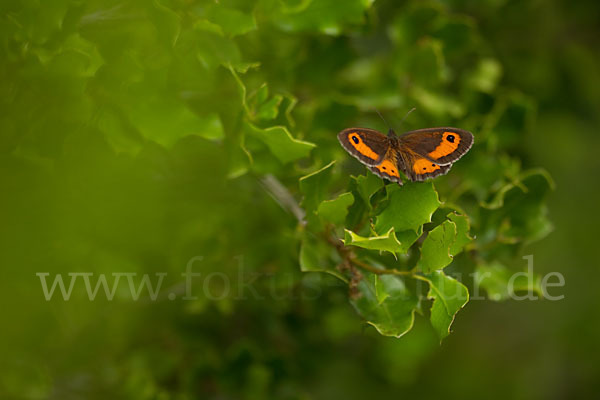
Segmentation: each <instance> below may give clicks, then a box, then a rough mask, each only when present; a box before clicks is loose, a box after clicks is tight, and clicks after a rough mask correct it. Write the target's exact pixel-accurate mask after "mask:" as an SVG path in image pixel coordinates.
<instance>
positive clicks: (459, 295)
mask: <svg viewBox="0 0 600 400" xmlns="http://www.w3.org/2000/svg"><path fill="white" fill-rule="evenodd" d="M424 277H425V279H426V280H427V281H428V282H429V293H428V294H427V296H428V297H429V298H430V299H433V304H432V305H431V316H430V321H431V325H432V326H433V328H434V329H435V331H436V333H437V334H438V337H439V338H440V340H441V339H444V338H445V337H446V336H448V335H449V334H450V326H451V325H452V322H453V321H454V317H455V316H456V313H457V312H458V311H459V310H460V309H461V308H463V307H464V306H465V305H466V304H467V302H468V301H469V291H468V290H467V288H466V286H465V285H463V284H462V283H460V282H459V281H457V280H456V279H454V278H452V277H449V276H447V275H446V274H444V273H443V272H442V271H433V272H432V273H431V274H426V275H425V276H424Z"/></svg>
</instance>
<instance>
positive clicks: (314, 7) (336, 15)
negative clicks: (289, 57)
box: [272, 0, 373, 35]
mask: <svg viewBox="0 0 600 400" xmlns="http://www.w3.org/2000/svg"><path fill="white" fill-rule="evenodd" d="M372 3H373V0H346V1H344V6H343V7H340V3H339V1H338V0H313V1H303V2H302V3H301V6H298V7H295V8H289V7H285V8H284V7H282V8H281V9H280V10H279V13H277V14H274V15H273V17H272V18H273V22H274V23H275V24H276V25H277V26H278V27H279V28H280V29H282V30H284V31H288V32H298V31H317V32H322V33H325V34H328V35H339V34H340V33H341V31H342V29H343V28H344V27H345V26H346V25H349V24H353V25H354V24H358V23H361V22H362V21H363V19H364V14H365V10H366V9H367V8H369V7H370V6H371V4H372Z"/></svg>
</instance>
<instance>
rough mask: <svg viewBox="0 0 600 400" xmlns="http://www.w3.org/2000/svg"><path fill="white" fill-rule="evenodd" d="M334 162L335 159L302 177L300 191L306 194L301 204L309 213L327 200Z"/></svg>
mask: <svg viewBox="0 0 600 400" xmlns="http://www.w3.org/2000/svg"><path fill="white" fill-rule="evenodd" d="M334 164H335V161H332V162H330V163H329V164H327V165H326V166H324V167H323V168H321V169H320V170H318V171H315V172H313V173H311V174H309V175H306V176H303V177H302V178H300V182H299V184H300V191H301V192H302V193H303V194H304V198H303V199H302V203H301V204H302V207H304V209H305V210H306V212H307V214H308V213H311V212H314V211H316V210H317V207H318V206H319V204H320V203H321V202H322V201H323V200H325V197H326V196H327V190H328V185H329V180H330V179H331V171H332V169H333V165H334Z"/></svg>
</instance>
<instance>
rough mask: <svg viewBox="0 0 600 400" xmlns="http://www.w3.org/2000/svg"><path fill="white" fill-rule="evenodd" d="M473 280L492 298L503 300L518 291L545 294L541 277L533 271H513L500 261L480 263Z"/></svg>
mask: <svg viewBox="0 0 600 400" xmlns="http://www.w3.org/2000/svg"><path fill="white" fill-rule="evenodd" d="M473 280H474V281H475V282H476V284H477V285H478V286H479V287H481V288H483V289H484V290H485V291H486V293H487V295H488V298H489V299H490V300H494V301H501V300H506V299H508V298H510V297H511V296H512V295H514V294H515V293H518V292H528V293H534V294H537V295H538V296H543V292H542V287H541V279H540V276H539V275H538V274H533V273H532V272H531V271H518V272H515V271H512V270H510V269H508V268H507V267H505V266H504V265H502V264H501V263H500V262H498V261H493V262H491V263H490V264H482V265H478V266H477V268H476V270H475V276H474V278H473Z"/></svg>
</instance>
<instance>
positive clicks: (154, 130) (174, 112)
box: [129, 96, 224, 147]
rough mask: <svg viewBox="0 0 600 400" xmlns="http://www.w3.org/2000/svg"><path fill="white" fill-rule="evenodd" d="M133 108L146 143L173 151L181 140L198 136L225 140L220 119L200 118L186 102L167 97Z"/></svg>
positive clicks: (143, 102)
mask: <svg viewBox="0 0 600 400" xmlns="http://www.w3.org/2000/svg"><path fill="white" fill-rule="evenodd" d="M144 100H145V101H139V102H138V103H136V104H131V111H130V113H129V117H130V119H131V122H132V123H133V125H134V126H135V127H136V128H137V129H138V131H139V132H140V133H141V134H142V136H144V137H145V138H146V139H148V140H151V141H154V142H156V143H159V144H161V145H163V146H165V147H171V146H173V144H175V143H176V142H177V141H178V140H179V139H181V138H183V137H186V136H190V135H195V136H201V137H204V138H207V139H221V138H223V136H224V133H223V126H222V125H221V120H220V119H219V116H218V115H216V114H214V113H211V114H206V115H198V114H196V113H194V112H193V111H192V110H190V109H189V107H188V106H187V105H186V104H185V102H183V101H181V100H177V99H169V98H167V97H159V96H157V97H151V98H148V99H144Z"/></svg>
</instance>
